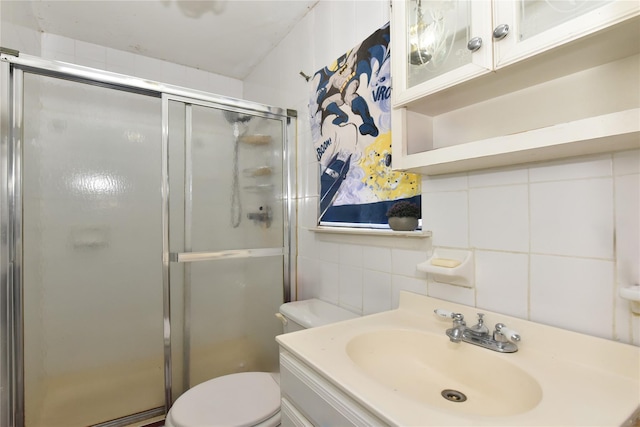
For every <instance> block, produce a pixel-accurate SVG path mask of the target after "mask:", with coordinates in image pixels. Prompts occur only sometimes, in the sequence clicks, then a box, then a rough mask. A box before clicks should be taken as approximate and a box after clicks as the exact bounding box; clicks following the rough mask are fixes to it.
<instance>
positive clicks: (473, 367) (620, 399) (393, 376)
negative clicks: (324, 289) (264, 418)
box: [277, 292, 640, 427]
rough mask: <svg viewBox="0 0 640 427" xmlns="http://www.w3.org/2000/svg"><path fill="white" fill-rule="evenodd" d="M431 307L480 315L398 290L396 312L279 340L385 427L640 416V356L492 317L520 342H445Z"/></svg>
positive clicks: (602, 421) (581, 422)
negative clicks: (501, 346) (505, 348)
mask: <svg viewBox="0 0 640 427" xmlns="http://www.w3.org/2000/svg"><path fill="white" fill-rule="evenodd" d="M434 309H444V310H448V311H452V312H457V313H463V314H464V315H465V316H466V317H467V318H472V316H473V315H474V314H475V313H476V312H477V309H476V308H474V307H467V306H463V305H460V304H454V303H450V302H447V301H442V300H438V299H435V298H430V297H425V296H422V295H416V294H412V293H409V292H401V295H400V307H399V308H398V309H397V310H391V311H387V312H384V313H378V314H374V315H370V316H364V317H361V318H358V319H354V320H347V321H345V322H339V323H334V324H331V325H326V326H323V327H319V328H312V329H307V330H304V331H299V332H295V333H292V334H284V335H280V336H278V338H277V340H278V342H279V343H280V345H281V346H282V348H283V350H285V351H287V352H288V353H290V354H291V355H293V356H295V357H296V358H297V359H298V360H300V361H301V362H302V363H304V364H305V365H307V366H308V367H309V368H310V369H312V370H314V371H315V372H316V373H318V374H319V375H321V376H322V377H324V378H325V379H326V380H327V381H329V382H330V383H332V384H333V385H335V386H336V387H337V388H338V389H339V390H341V392H343V393H344V394H346V395H347V396H348V397H349V398H350V399H352V400H353V401H355V402H356V403H358V404H359V405H361V406H362V407H364V408H366V409H367V410H368V411H369V412H371V414H373V415H374V416H375V417H377V418H378V419H380V420H381V421H382V423H383V424H388V425H393V426H463V425H464V426H466V425H475V426H520V425H528V426H545V427H549V426H563V427H567V426H576V427H577V426H586V425H591V426H596V425H597V426H605V425H606V426H616V425H617V426H621V425H632V424H630V422H631V419H632V418H633V417H634V416H635V415H634V413H635V414H640V348H638V347H634V346H631V345H627V344H621V343H617V342H614V341H610V340H605V339H601V338H596V337H592V336H587V335H583V334H579V333H576V332H571V331H567V330H563V329H559V328H553V327H550V326H546V325H542V324H538V323H534V322H529V321H526V320H522V319H517V318H513V317H509V316H506V315H503V314H499V313H492V312H489V311H486V312H485V322H486V324H487V325H494V324H495V323H497V322H501V323H504V324H506V325H507V326H508V327H510V328H512V329H514V330H516V331H518V333H519V334H520V335H521V336H522V340H521V341H520V342H519V343H518V351H517V352H515V353H499V352H495V351H491V350H489V349H485V348H482V347H478V346H475V345H472V344H469V343H465V342H461V343H452V342H451V341H449V339H448V337H447V336H446V334H445V330H446V329H447V328H450V327H451V321H450V320H447V321H443V320H441V319H439V318H437V317H436V316H434V315H433V311H434ZM443 390H453V391H450V392H446V393H445V395H447V396H449V398H452V399H453V401H452V400H447V399H445V398H444V397H443V395H442V391H443ZM458 393H462V394H464V395H465V396H466V400H464V401H462V400H463V397H462V396H461V395H460V394H458ZM456 399H458V400H457V401H456Z"/></svg>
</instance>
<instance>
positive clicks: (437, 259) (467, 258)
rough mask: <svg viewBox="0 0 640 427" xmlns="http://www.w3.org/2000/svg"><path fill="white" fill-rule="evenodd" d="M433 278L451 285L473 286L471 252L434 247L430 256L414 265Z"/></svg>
mask: <svg viewBox="0 0 640 427" xmlns="http://www.w3.org/2000/svg"><path fill="white" fill-rule="evenodd" d="M416 268H417V269H418V270H419V271H424V272H425V273H428V274H430V275H431V276H432V277H433V280H435V281H436V282H441V283H449V284H451V285H457V286H464V287H465V288H473V287H474V280H473V277H474V263H473V252H472V251H467V250H457V249H443V248H437V249H434V251H433V255H432V256H431V258H429V259H428V260H426V261H425V262H422V263H420V264H418V265H417V266H416Z"/></svg>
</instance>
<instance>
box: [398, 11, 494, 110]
mask: <svg viewBox="0 0 640 427" xmlns="http://www.w3.org/2000/svg"><path fill="white" fill-rule="evenodd" d="M392 5H393V6H392V7H393V24H394V25H392V31H393V34H392V42H393V49H392V55H393V56H394V58H395V59H394V65H393V66H394V91H395V92H394V93H395V95H394V101H396V104H398V103H402V102H403V101H410V100H411V99H413V98H415V96H416V95H425V94H429V93H433V92H435V91H437V90H441V89H444V88H446V87H449V86H452V85H454V84H456V83H459V82H461V81H464V80H466V79H469V78H471V77H474V76H477V75H480V74H483V73H485V72H488V71H489V70H490V69H491V62H492V59H491V57H492V55H491V21H490V20H491V2H490V1H488V0H487V1H484V0H481V1H468V0H445V1H442V0H440V1H431V0H408V1H394V2H393V3H392Z"/></svg>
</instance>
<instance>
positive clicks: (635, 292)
mask: <svg viewBox="0 0 640 427" xmlns="http://www.w3.org/2000/svg"><path fill="white" fill-rule="evenodd" d="M620 297H621V298H624V299H626V300H629V303H630V304H629V305H631V311H633V312H634V313H635V314H640V285H633V286H627V287H624V288H620Z"/></svg>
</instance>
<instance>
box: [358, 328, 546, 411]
mask: <svg viewBox="0 0 640 427" xmlns="http://www.w3.org/2000/svg"><path fill="white" fill-rule="evenodd" d="M346 350H347V354H348V355H349V357H350V358H351V360H353V362H354V363H355V364H356V365H357V366H358V367H359V368H360V369H362V370H363V371H364V372H365V373H366V375H368V376H370V377H371V378H373V379H374V380H376V381H377V382H379V383H380V384H383V385H384V386H386V387H388V388H389V389H390V390H393V391H394V392H397V393H400V394H402V395H405V396H406V397H408V398H410V399H415V400H417V401H419V402H422V403H426V404H429V405H433V406H435V407H439V408H443V409H447V410H452V411H459V412H462V413H466V414H477V415H486V416H505V415H513V414H518V413H522V412H526V411H528V410H530V409H532V408H533V407H535V406H536V405H537V404H538V403H539V402H540V399H542V389H541V388H540V385H539V384H538V382H537V381H536V380H535V379H534V378H533V377H532V376H531V375H529V374H527V373H526V372H525V371H524V370H523V369H521V368H519V367H517V366H515V365H514V364H512V363H510V362H509V361H508V356H509V355H503V354H500V353H496V352H493V351H490V350H487V349H483V348H480V347H476V346H473V345H469V344H465V343H459V344H454V343H452V342H450V341H449V339H448V338H447V337H446V336H444V334H440V335H435V334H431V333H424V332H419V331H412V330H384V331H376V332H368V333H365V334H362V335H358V336H357V337H355V338H353V339H351V340H350V341H349V343H348V344H347V347H346ZM443 392H444V393H443ZM459 393H461V394H459ZM445 396H446V397H445ZM447 397H448V398H447ZM465 397H466V400H465Z"/></svg>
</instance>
